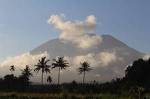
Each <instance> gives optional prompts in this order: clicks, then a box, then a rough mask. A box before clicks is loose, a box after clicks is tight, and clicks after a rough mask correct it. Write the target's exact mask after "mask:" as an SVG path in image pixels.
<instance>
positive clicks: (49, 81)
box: [47, 76, 52, 84]
mask: <svg viewBox="0 0 150 99" xmlns="http://www.w3.org/2000/svg"><path fill="white" fill-rule="evenodd" d="M47 82H48V83H49V84H50V83H51V82H52V77H51V76H48V77H47Z"/></svg>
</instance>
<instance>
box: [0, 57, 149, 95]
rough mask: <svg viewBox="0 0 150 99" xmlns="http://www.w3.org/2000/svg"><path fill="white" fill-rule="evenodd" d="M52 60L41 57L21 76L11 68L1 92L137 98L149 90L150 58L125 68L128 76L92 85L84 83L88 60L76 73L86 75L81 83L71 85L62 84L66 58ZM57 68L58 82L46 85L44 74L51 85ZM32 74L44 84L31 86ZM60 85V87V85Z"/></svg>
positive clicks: (25, 69) (81, 64)
mask: <svg viewBox="0 0 150 99" xmlns="http://www.w3.org/2000/svg"><path fill="white" fill-rule="evenodd" d="M49 61H50V60H49V59H47V58H46V57H42V58H41V59H39V60H38V62H37V64H35V68H34V69H31V68H30V67H29V66H28V65H27V66H26V67H25V68H24V69H22V70H21V75H19V76H18V77H16V76H14V71H15V69H16V68H15V66H14V65H12V66H10V72H11V74H8V75H6V76H4V78H3V79H2V78H1V79H0V90H4V89H5V90H6V89H11V88H12V89H13V90H17V88H18V89H19V90H21V91H22V90H23V89H27V90H28V91H34V92H35V91H37V92H62V91H63V92H72V93H113V94H122V93H125V92H126V93H132V94H133V93H135V95H137V94H138V96H140V97H141V96H142V94H143V93H145V92H149V91H150V77H149V76H150V72H149V71H150V59H148V60H144V59H138V60H136V61H134V62H133V63H132V64H131V65H129V66H127V68H126V69H125V76H124V77H122V78H116V79H113V80H111V81H108V82H105V83H98V82H96V81H93V82H91V83H85V76H86V73H87V72H89V71H91V70H92V68H91V66H90V64H89V63H88V62H86V61H84V62H81V63H80V67H79V68H78V69H77V71H78V72H79V73H80V74H82V75H83V78H82V83H77V82H76V81H72V82H70V83H62V84H60V75H61V70H66V69H67V68H68V67H69V63H68V61H67V60H65V59H64V57H57V58H56V59H53V60H52V61H53V62H52V64H49ZM55 68H58V83H57V84H50V85H44V84H43V78H44V77H43V76H44V75H43V74H44V73H45V74H49V76H48V77H47V81H48V82H49V83H51V82H52V77H51V75H50V73H51V70H52V69H55ZM32 71H35V72H37V73H39V72H41V84H42V85H31V82H30V78H31V77H32V76H33V74H32ZM58 85H59V86H58Z"/></svg>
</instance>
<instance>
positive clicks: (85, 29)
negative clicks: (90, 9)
mask: <svg viewBox="0 0 150 99" xmlns="http://www.w3.org/2000/svg"><path fill="white" fill-rule="evenodd" d="M48 23H49V24H52V25H54V26H55V28H57V29H59V30H61V31H62V32H61V33H60V36H59V38H60V39H64V40H68V41H71V42H73V43H75V44H76V45H77V46H78V47H80V48H83V49H87V48H92V47H95V46H96V45H98V44H100V43H101V42H102V38H101V36H96V35H90V34H88V33H90V32H93V30H94V28H95V25H96V18H95V16H94V15H90V16H87V18H86V19H85V21H74V22H73V21H66V20H65V17H64V16H59V15H52V16H50V18H49V20H48Z"/></svg>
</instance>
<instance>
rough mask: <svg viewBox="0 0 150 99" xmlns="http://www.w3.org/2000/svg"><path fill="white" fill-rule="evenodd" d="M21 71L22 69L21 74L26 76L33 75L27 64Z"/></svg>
mask: <svg viewBox="0 0 150 99" xmlns="http://www.w3.org/2000/svg"><path fill="white" fill-rule="evenodd" d="M21 71H22V75H25V76H26V77H28V78H30V77H31V76H33V75H32V73H31V71H32V69H30V67H29V66H28V65H26V67H25V69H23V70H21Z"/></svg>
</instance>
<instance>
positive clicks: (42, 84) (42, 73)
mask: <svg viewBox="0 0 150 99" xmlns="http://www.w3.org/2000/svg"><path fill="white" fill-rule="evenodd" d="M41 77H42V79H41V80H42V81H41V82H42V85H43V70H42V76H41Z"/></svg>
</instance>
